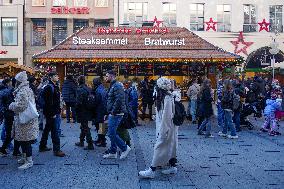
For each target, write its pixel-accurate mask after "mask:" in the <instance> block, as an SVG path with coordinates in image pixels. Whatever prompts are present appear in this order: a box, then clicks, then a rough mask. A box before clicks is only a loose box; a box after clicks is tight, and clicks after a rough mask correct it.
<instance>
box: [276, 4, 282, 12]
mask: <svg viewBox="0 0 284 189" xmlns="http://www.w3.org/2000/svg"><path fill="white" fill-rule="evenodd" d="M282 8H283V6H282V5H278V6H276V8H275V9H276V12H282Z"/></svg>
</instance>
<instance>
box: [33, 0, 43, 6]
mask: <svg viewBox="0 0 284 189" xmlns="http://www.w3.org/2000/svg"><path fill="white" fill-rule="evenodd" d="M32 6H33V7H43V6H45V0H32Z"/></svg>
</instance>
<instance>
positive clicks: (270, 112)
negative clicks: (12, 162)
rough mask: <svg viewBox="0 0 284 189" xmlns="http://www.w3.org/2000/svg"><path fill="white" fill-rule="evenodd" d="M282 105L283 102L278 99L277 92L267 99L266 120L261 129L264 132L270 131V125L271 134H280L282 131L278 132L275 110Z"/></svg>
mask: <svg viewBox="0 0 284 189" xmlns="http://www.w3.org/2000/svg"><path fill="white" fill-rule="evenodd" d="M280 107H281V103H280V101H278V100H277V94H276V93H271V99H267V100H266V107H265V109H264V116H265V122H264V124H263V126H262V128H261V129H260V130H261V131H262V132H268V131H269V129H268V127H269V125H270V126H271V129H270V131H269V135H270V136H275V135H280V133H279V132H278V126H277V119H276V117H275V112H276V111H277V110H279V109H280Z"/></svg>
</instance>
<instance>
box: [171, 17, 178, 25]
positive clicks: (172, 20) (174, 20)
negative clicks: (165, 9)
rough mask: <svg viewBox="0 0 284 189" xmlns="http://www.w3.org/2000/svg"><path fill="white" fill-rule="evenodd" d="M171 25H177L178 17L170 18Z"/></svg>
mask: <svg viewBox="0 0 284 189" xmlns="http://www.w3.org/2000/svg"><path fill="white" fill-rule="evenodd" d="M170 23H171V24H173V25H176V24H177V21H176V15H171V16H170Z"/></svg>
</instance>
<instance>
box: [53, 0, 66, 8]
mask: <svg viewBox="0 0 284 189" xmlns="http://www.w3.org/2000/svg"><path fill="white" fill-rule="evenodd" d="M52 5H53V6H54V7H61V6H66V0H53V4H52Z"/></svg>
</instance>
